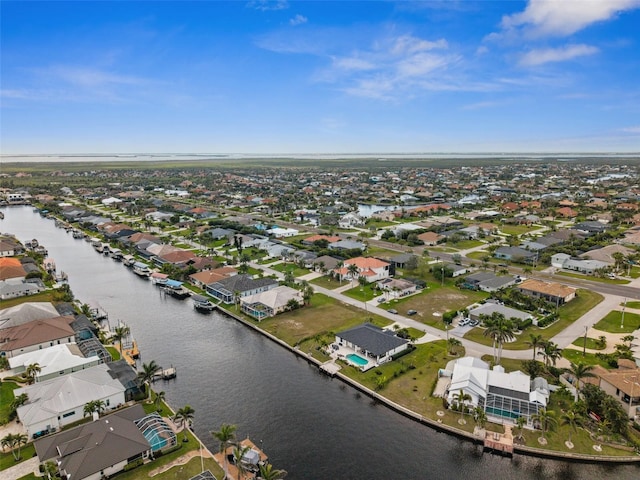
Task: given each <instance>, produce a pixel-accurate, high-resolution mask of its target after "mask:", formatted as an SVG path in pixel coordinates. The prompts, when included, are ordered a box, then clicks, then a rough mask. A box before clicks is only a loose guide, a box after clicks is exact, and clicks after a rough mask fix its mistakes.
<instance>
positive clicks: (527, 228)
mask: <svg viewBox="0 0 640 480" xmlns="http://www.w3.org/2000/svg"><path fill="white" fill-rule="evenodd" d="M496 226H497V227H498V228H499V229H500V231H501V232H502V233H504V234H506V235H522V234H523V233H529V232H535V231H536V230H540V229H541V228H542V226H541V225H496Z"/></svg>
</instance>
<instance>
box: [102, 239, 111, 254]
mask: <svg viewBox="0 0 640 480" xmlns="http://www.w3.org/2000/svg"><path fill="white" fill-rule="evenodd" d="M101 251H102V253H103V254H105V255H109V254H110V253H111V245H109V244H108V243H105V242H103V243H102V250H101Z"/></svg>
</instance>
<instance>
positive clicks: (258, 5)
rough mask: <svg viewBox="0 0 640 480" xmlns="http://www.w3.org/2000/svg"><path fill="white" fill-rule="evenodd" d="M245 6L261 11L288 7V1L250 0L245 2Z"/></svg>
mask: <svg viewBox="0 0 640 480" xmlns="http://www.w3.org/2000/svg"><path fill="white" fill-rule="evenodd" d="M247 8H254V9H256V10H261V11H263V12H267V11H270V10H286V9H287V8H289V2H287V0H251V1H250V2H248V3H247Z"/></svg>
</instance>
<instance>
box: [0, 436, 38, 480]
mask: <svg viewBox="0 0 640 480" xmlns="http://www.w3.org/2000/svg"><path fill="white" fill-rule="evenodd" d="M2 450H3V451H2V452H0V471H2V470H5V469H7V468H10V467H13V466H14V465H16V464H18V463H20V462H24V461H25V460H29V459H30V458H32V457H33V456H34V455H35V453H36V449H35V447H34V446H33V442H31V443H28V444H26V445H23V446H22V448H20V460H18V461H17V462H16V460H15V458H13V453H11V451H8V450H7V451H6V452H5V451H4V449H2ZM0 478H2V475H1V474H0Z"/></svg>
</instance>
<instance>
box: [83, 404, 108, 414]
mask: <svg viewBox="0 0 640 480" xmlns="http://www.w3.org/2000/svg"><path fill="white" fill-rule="evenodd" d="M106 408H107V405H106V404H105V403H104V401H103V400H91V401H89V402H87V403H85V405H84V409H83V415H82V416H83V417H86V416H87V415H93V412H98V415H100V414H101V413H102V412H104V411H105V409H106Z"/></svg>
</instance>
